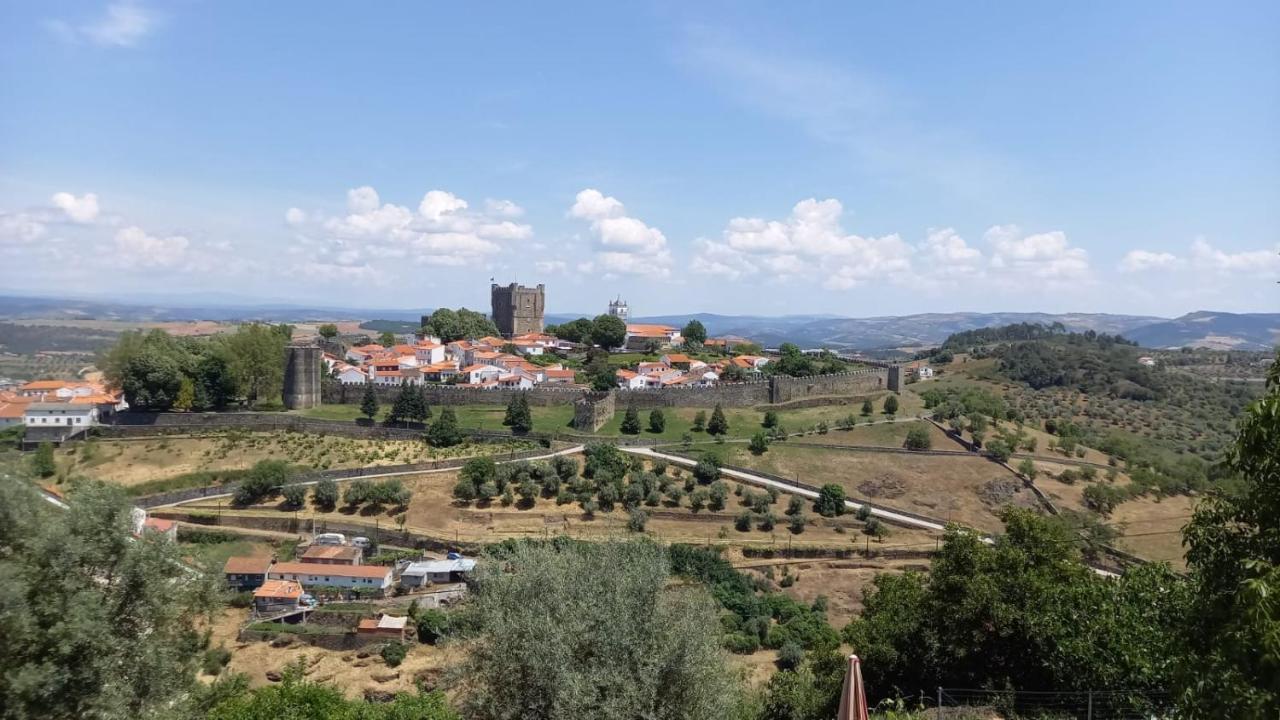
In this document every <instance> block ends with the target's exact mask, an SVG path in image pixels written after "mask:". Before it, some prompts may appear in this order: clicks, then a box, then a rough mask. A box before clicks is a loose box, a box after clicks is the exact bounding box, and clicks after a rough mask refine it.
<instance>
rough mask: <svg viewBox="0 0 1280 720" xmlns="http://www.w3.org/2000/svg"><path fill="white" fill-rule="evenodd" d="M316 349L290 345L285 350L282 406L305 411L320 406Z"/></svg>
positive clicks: (319, 359) (319, 360) (318, 361)
mask: <svg viewBox="0 0 1280 720" xmlns="http://www.w3.org/2000/svg"><path fill="white" fill-rule="evenodd" d="M321 358H322V356H321V354H320V348H318V347H302V346H296V345H290V346H289V347H287V348H285V361H284V406H285V407H286V408H288V409H290V410H305V409H306V408H313V407H316V406H317V405H319V404H320V367H321V365H322V359H321Z"/></svg>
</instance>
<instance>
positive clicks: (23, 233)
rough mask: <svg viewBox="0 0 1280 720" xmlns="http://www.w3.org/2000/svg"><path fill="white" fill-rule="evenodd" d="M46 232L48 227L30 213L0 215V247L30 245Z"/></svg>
mask: <svg viewBox="0 0 1280 720" xmlns="http://www.w3.org/2000/svg"><path fill="white" fill-rule="evenodd" d="M48 231H49V229H48V227H47V226H46V225H45V224H44V223H42V222H40V221H39V220H37V219H36V218H34V217H32V216H31V214H30V213H25V212H18V213H0V245H6V244H16V243H22V244H26V243H32V242H35V241H36V240H39V239H40V238H43V237H44V236H45V235H46V234H47V233H48Z"/></svg>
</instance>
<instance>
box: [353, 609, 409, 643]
mask: <svg viewBox="0 0 1280 720" xmlns="http://www.w3.org/2000/svg"><path fill="white" fill-rule="evenodd" d="M408 626H409V618H407V617H404V616H402V615H379V616H378V617H376V618H360V621H359V623H357V624H356V634H357V635H373V636H376V637H387V638H396V639H399V640H403V639H404V632H405V628H407V627H408Z"/></svg>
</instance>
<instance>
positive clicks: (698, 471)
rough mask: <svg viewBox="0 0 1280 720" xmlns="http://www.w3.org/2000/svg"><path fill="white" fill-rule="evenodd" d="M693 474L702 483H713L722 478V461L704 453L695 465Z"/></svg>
mask: <svg viewBox="0 0 1280 720" xmlns="http://www.w3.org/2000/svg"><path fill="white" fill-rule="evenodd" d="M693 476H694V477H695V478H697V479H698V482H700V483H704V484H705V483H711V482H715V481H716V480H719V479H720V463H719V462H717V461H716V459H715V458H714V457H711V456H709V455H704V456H702V458H700V459H699V460H698V464H697V465H694V466H693Z"/></svg>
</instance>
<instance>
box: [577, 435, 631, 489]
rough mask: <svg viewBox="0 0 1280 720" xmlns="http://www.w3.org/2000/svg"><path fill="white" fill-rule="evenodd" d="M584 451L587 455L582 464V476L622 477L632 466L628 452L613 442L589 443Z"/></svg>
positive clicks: (597, 477) (598, 477)
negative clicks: (624, 451)
mask: <svg viewBox="0 0 1280 720" xmlns="http://www.w3.org/2000/svg"><path fill="white" fill-rule="evenodd" d="M582 452H583V455H585V456H586V460H585V462H584V463H583V466H582V476H583V477H585V478H595V479H597V480H599V479H600V478H606V479H611V480H612V479H617V478H622V477H625V476H626V474H627V470H628V469H629V468H630V466H631V463H630V462H629V461H628V460H627V456H626V454H625V453H623V452H622V451H621V450H619V449H618V448H617V446H616V445H614V444H613V443H606V442H592V443H587V445H586V447H585V448H583V451H582Z"/></svg>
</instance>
